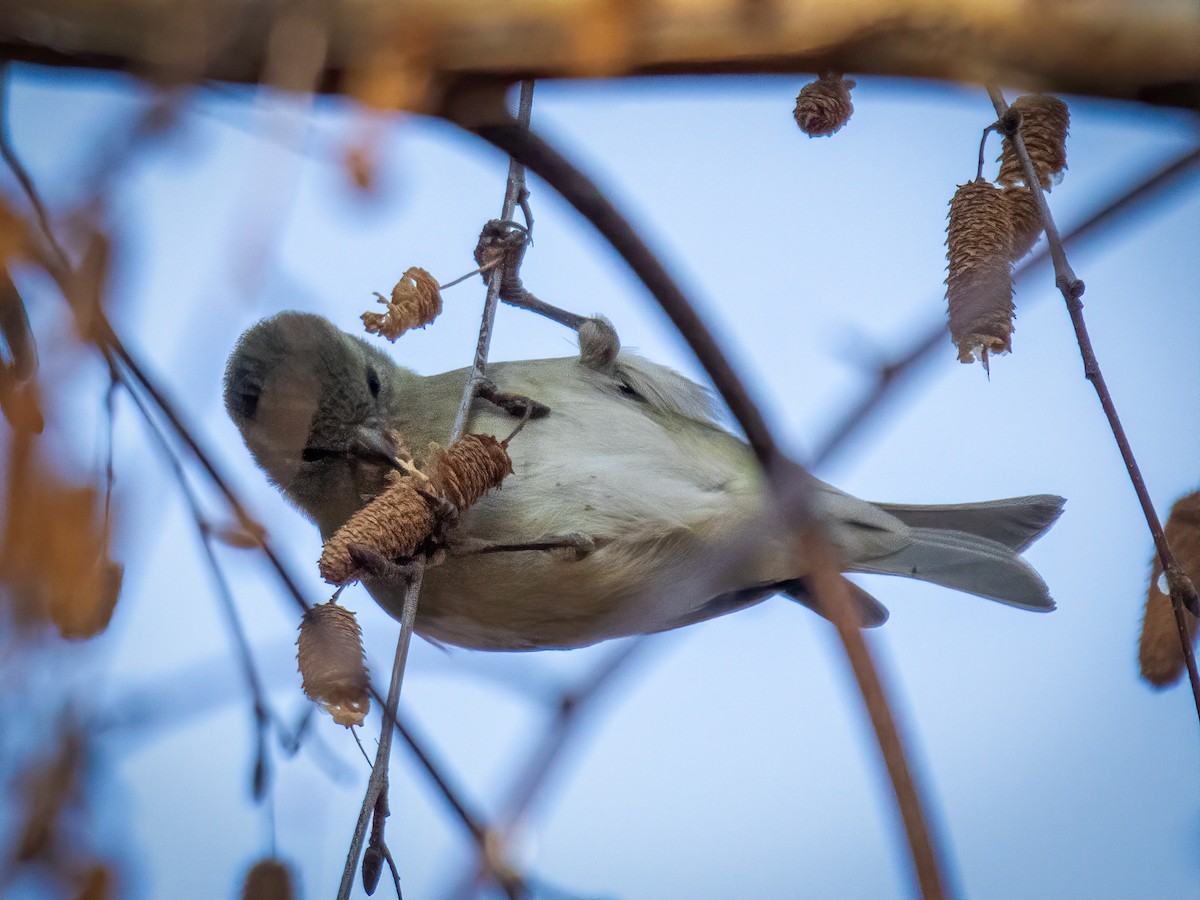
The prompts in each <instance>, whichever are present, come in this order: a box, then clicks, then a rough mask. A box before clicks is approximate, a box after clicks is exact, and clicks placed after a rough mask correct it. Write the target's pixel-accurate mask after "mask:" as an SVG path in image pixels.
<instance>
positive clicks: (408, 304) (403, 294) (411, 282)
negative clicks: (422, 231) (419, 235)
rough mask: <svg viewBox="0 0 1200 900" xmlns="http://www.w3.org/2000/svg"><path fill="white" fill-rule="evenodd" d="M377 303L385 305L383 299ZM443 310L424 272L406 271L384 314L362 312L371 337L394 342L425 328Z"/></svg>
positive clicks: (436, 289) (438, 294)
mask: <svg viewBox="0 0 1200 900" xmlns="http://www.w3.org/2000/svg"><path fill="white" fill-rule="evenodd" d="M380 302H384V301H383V300H382V299H381V300H380ZM441 311H442V294H441V291H440V289H439V286H438V283H437V280H436V279H434V277H433V276H432V275H430V274H429V273H428V272H426V271H425V270H424V269H419V268H417V267H415V266H414V267H413V268H411V269H408V270H407V271H406V272H405V273H404V274H403V275H402V276H401V277H400V280H399V281H398V282H396V286H395V287H394V288H392V299H391V300H390V301H388V302H387V312H386V313H372V312H365V313H363V314H362V321H363V325H364V326H365V327H366V329H367V331H368V332H370V333H371V334H379V335H382V336H383V337H385V338H387V339H388V340H389V341H394V340H396V338H398V337H400V335H402V334H404V332H406V331H409V330H411V329H413V328H424V327H425V326H426V325H428V324H429V323H430V322H432V321H433V320H434V319H436V318H437V317H438V315H439V314H440V313H441Z"/></svg>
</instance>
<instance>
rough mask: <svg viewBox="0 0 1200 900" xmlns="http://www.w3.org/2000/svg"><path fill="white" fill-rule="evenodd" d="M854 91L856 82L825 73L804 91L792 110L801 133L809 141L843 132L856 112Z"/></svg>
mask: <svg viewBox="0 0 1200 900" xmlns="http://www.w3.org/2000/svg"><path fill="white" fill-rule="evenodd" d="M852 87H854V82H853V81H851V80H850V79H849V78H843V77H842V76H841V75H840V74H838V73H836V72H826V73H824V74H822V75H821V77H820V78H818V79H817V80H816V81H813V82H811V83H809V84H806V85H805V86H804V87H802V88H801V89H800V93H799V94H798V95H797V97H796V108H795V109H794V110H792V116H794V117H795V119H796V124H797V125H799V126H800V130H801V131H803V132H804V133H805V134H807V135H808V136H809V137H828V136H829V135H831V134H833V133H835V132H837V131H840V130H841V129H842V126H844V125H845V124H846V123H847V122H848V121H850V115H851V113H853V112H854V104H853V103H851V102H850V89H851V88H852Z"/></svg>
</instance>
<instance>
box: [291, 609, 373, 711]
mask: <svg viewBox="0 0 1200 900" xmlns="http://www.w3.org/2000/svg"><path fill="white" fill-rule="evenodd" d="M296 646H297V648H298V651H297V654H296V655H297V662H298V664H299V667H300V675H301V676H302V679H303V685H304V693H305V694H306V695H307V696H308V698H309V699H310V700H312V701H313V702H314V703H317V704H320V706H321V707H322V708H323V709H324V710H325V711H326V712H327V713H329V714H330V715H331V716H333V720H334V721H335V722H337V723H338V724H339V725H347V726H349V725H361V724H362V721H363V719H364V718H366V715H367V711H368V710H370V708H371V695H370V693H369V689H370V681H369V679H368V678H367V664H366V660H365V659H364V656H363V645H362V629H360V628H359V627H358V620H357V619H356V618H355V616H354V613H352V612H351V611H350V610H348V609H346V608H345V607H344V606H338V604H337V603H336V602H334V601H333V600H330V601H329V602H328V603H322V604H320V605H318V606H314V607H313V608H312V609H310V610H309V611H308V612H306V613H305V614H304V619H303V620H302V621H301V623H300V637H299V638H298V639H297V641H296Z"/></svg>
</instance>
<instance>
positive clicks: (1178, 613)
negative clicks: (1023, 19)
mask: <svg viewBox="0 0 1200 900" xmlns="http://www.w3.org/2000/svg"><path fill="white" fill-rule="evenodd" d="M987 90H988V95H989V96H990V97H991V99H992V105H993V106H994V107H995V108H996V115H997V116H998V117H1000V118H1001V119H1003V118H1004V114H1005V113H1006V112H1007V111H1008V104H1007V103H1006V102H1005V100H1004V95H1003V94H1002V93H1001V92H1000V90H999V88H996V87H994V86H993V85H988V89H987ZM1008 137H1009V138H1010V139H1011V140H1012V142H1013V145H1014V146H1015V147H1016V148H1017V153H1018V154H1019V155H1020V157H1021V164H1022V166H1024V169H1025V182H1026V184H1027V185H1028V186H1029V189H1030V190H1031V191H1032V192H1033V196H1034V197H1036V198H1037V203H1038V208H1039V209H1040V210H1041V213H1042V225H1043V227H1044V228H1045V230H1046V241H1047V243H1048V244H1049V249H1050V258H1051V259H1052V260H1053V261H1054V283H1055V285H1056V286H1057V287H1058V289H1059V291H1060V292H1061V293H1062V295H1063V300H1064V301H1066V304H1067V312H1068V314H1069V315H1070V317H1071V325H1072V326H1073V327H1074V328H1075V339H1076V340H1077V341H1078V343H1079V354H1080V356H1082V357H1083V375H1084V377H1085V378H1086V379H1087V380H1088V381H1090V382H1091V383H1092V387H1093V388H1095V390H1096V396H1097V397H1098V398H1099V400H1100V406H1101V407H1102V408H1103V409H1104V415H1105V417H1106V418H1107V419H1108V426H1109V428H1110V429H1111V430H1112V433H1113V438H1114V439H1115V440H1116V442H1117V447H1118V448H1119V449H1120V451H1121V459H1123V460H1124V462H1125V468H1126V470H1127V471H1128V473H1129V480H1130V482H1131V483H1132V484H1133V490H1134V493H1136V494H1137V498H1138V502H1139V503H1140V504H1141V506H1142V513H1143V515H1145V517H1146V525H1147V526H1148V527H1149V528H1150V535H1151V537H1153V539H1154V546H1155V548H1156V549H1157V550H1158V558H1159V561H1160V562H1161V563H1162V567H1163V572H1165V573H1166V576H1167V584H1168V586H1169V587H1170V591H1171V607H1172V609H1174V611H1175V624H1176V625H1177V626H1178V628H1179V639H1180V641H1181V642H1182V643H1183V658H1184V661H1185V662H1186V663H1187V670H1188V678H1189V680H1190V681H1191V686H1192V696H1193V698H1194V699H1195V702H1196V715H1197V717H1198V718H1200V674H1198V673H1197V671H1196V657H1195V654H1194V653H1193V652H1192V641H1191V637H1190V635H1189V634H1188V626H1187V620H1186V619H1185V618H1184V609H1185V608H1186V609H1188V610H1189V611H1190V612H1191V613H1192V615H1200V599H1198V598H1197V596H1196V588H1195V586H1194V585H1193V584H1192V581H1191V579H1190V578H1188V576H1187V574H1186V573H1185V572H1184V571H1183V569H1181V568H1180V566H1179V563H1177V562H1176V561H1175V556H1174V554H1173V553H1172V552H1171V547H1170V545H1169V544H1168V543H1167V538H1166V536H1165V535H1164V534H1163V528H1162V523H1161V522H1160V521H1159V519H1158V513H1157V512H1155V511H1154V503H1153V501H1152V500H1151V499H1150V492H1149V491H1148V490H1147V489H1146V482H1145V479H1144V478H1142V472H1141V469H1140V468H1139V467H1138V463H1137V459H1136V458H1135V457H1134V455H1133V447H1132V446H1131V445H1130V443H1129V437H1128V436H1127V435H1126V434H1125V428H1124V426H1123V425H1122V424H1121V419H1120V418H1119V417H1118V415H1117V407H1116V404H1115V403H1114V402H1113V398H1112V394H1111V393H1110V392H1109V390H1108V384H1107V382H1106V381H1105V380H1104V374H1103V373H1102V372H1101V371H1100V363H1099V361H1098V360H1097V358H1096V351H1095V349H1093V347H1092V339H1091V337H1089V335H1088V330H1087V323H1086V322H1085V321H1084V318H1083V301H1082V300H1080V297H1082V296H1083V290H1084V285H1083V282H1082V281H1081V280H1080V279H1079V278H1078V277H1076V275H1075V272H1074V271H1073V270H1072V269H1071V265H1070V263H1069V262H1067V253H1066V249H1065V248H1064V247H1063V241H1062V238H1061V237H1060V236H1059V234H1058V227H1057V226H1056V225H1055V224H1054V217H1053V216H1052V215H1051V214H1050V207H1049V205H1047V203H1046V195H1045V192H1044V191H1043V190H1042V186H1041V181H1040V179H1039V178H1038V174H1037V171H1036V170H1035V168H1034V165H1033V160H1031V159H1030V158H1029V152H1028V150H1027V149H1026V148H1025V141H1024V139H1023V138H1022V137H1021V130H1020V128H1015V129H1013V131H1012V133H1011V134H1010V135H1008Z"/></svg>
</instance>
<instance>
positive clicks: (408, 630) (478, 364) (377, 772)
mask: <svg viewBox="0 0 1200 900" xmlns="http://www.w3.org/2000/svg"><path fill="white" fill-rule="evenodd" d="M532 110H533V82H532V81H526V82H522V84H521V100H520V106H519V111H518V116H519V117H520V120H521V121H522V122H523V123H524V125H525V127H528V125H529V119H530V115H531V113H532ZM524 191H525V169H524V167H523V166H521V165H520V164H519V163H517V162H516V161H515V160H513V161H511V162H510V163H509V167H508V183H507V185H506V187H505V192H504V204H503V209H502V211H501V218H502V219H505V220H508V219H511V218H512V215H513V212H514V211H515V210H516V206H517V203H518V202H520V201H521V199H522V194H523V193H524ZM502 279H503V275H502V273H501V271H500V269H499V267H496V268H493V269H492V270H491V272H490V273H489V277H488V289H487V295H486V297H485V300H484V307H483V315H482V317H481V321H480V324H479V339H478V341H477V342H476V346H475V356H474V360H473V363H472V367H471V372H470V374H469V375H468V376H467V382H466V384H465V385H464V386H463V395H462V401H461V402H460V403H459V407H458V413H457V415H456V416H455V419H454V428H453V430H452V431H451V433H450V439H449V444H453V443H454V442H455V441H456V440H458V439H459V438H460V437H461V436H462V434H463V431H464V430H465V429H466V423H467V417H468V414H469V412H470V409H471V403H472V402H473V401H474V399H475V392H476V388H477V385H478V383H479V382H480V381H481V380H482V379H483V375H484V370H485V369H486V368H487V357H488V348H489V346H490V344H491V338H492V325H493V323H494V322H495V319H496V304H497V300H498V298H499V296H500V283H501V281H502ZM449 444H448V445H449ZM423 574H424V561H423V560H421V559H418V560H416V561H415V564H414V565H413V569H412V574H411V575H410V577H409V580H408V585H407V588H406V590H405V594H404V604H403V606H402V608H401V611H400V635H399V638H398V639H397V642H396V656H395V659H394V660H393V661H392V678H391V684H390V685H389V688H388V697H387V704H386V707H385V711H384V721H383V735H382V736H381V737H380V740H379V749H378V751H377V752H376V755H375V764H374V766H373V767H372V769H371V778H370V780H369V782H368V783H367V791H366V794H365V796H364V797H363V803H362V807H361V808H360V810H359V815H358V822H357V823H356V825H355V828H354V834H353V836H352V838H351V841H350V850H349V851H348V852H347V854H346V864H345V866H344V868H343V870H342V881H341V885H340V887H339V889H338V900H347V898H349V896H350V890H351V888H352V887H353V885H354V870H355V868H356V867H357V865H358V857H359V854H360V853H361V852H362V845H363V840H364V838H365V835H366V832H367V827H368V825H369V823H370V820H371V813H372V810H373V809H375V805H376V801H377V799H378V797H379V793H380V791H382V790H386V786H387V770H388V759H389V756H390V752H391V728H390V727H389V722H391V721H394V720H395V716H396V707H397V704H398V703H399V701H400V689H401V685H402V683H403V680H404V669H405V666H406V664H407V661H408V647H409V644H410V642H411V641H412V634H413V629H414V627H415V624H416V618H417V607H418V605H419V602H420V596H421V580H422V577H423ZM377 827H378V828H379V830H380V831H381V832H382V825H378V826H377ZM480 859H481V860H482V861H483V863H484V865H488V860H489V857H488V854H487V853H486V851H485V850H484V848H483V845H481V853H480ZM500 883H501V887H502V888H504V890H505V891H506V892H507V893H508V894H509V895H510V896H515V893H514V889H513V887H512V886H511V884H510V883H509V882H508V881H507V880H506V879H504V878H501V879H500Z"/></svg>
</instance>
